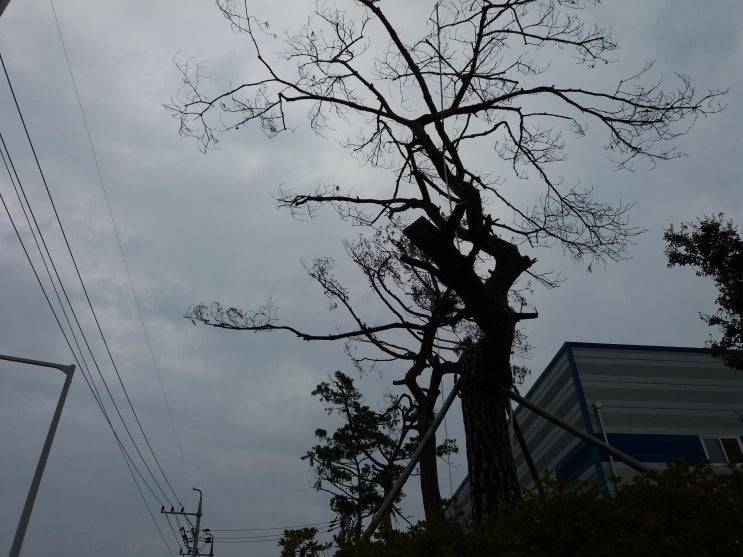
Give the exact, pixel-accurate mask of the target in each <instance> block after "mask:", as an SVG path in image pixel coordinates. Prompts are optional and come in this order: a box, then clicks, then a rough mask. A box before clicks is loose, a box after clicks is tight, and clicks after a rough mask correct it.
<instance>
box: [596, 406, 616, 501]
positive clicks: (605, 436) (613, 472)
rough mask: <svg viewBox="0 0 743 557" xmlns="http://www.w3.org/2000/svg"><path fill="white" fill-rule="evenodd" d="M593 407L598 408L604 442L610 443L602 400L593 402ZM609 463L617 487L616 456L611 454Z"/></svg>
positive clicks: (597, 412) (597, 413)
mask: <svg viewBox="0 0 743 557" xmlns="http://www.w3.org/2000/svg"><path fill="white" fill-rule="evenodd" d="M593 407H594V409H595V410H596V415H597V416H598V418H599V427H600V428H601V435H602V436H603V437H604V442H605V443H606V444H607V445H608V444H609V436H608V435H607V434H606V426H605V425H604V417H603V416H602V415H601V408H602V406H601V403H600V402H595V403H594V404H593ZM609 465H610V466H611V473H612V474H613V476H614V479H613V483H614V488H615V489H616V487H617V478H618V477H619V476H618V475H617V467H616V464H615V463H614V457H613V456H611V455H609Z"/></svg>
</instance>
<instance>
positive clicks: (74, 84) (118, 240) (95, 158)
mask: <svg viewBox="0 0 743 557" xmlns="http://www.w3.org/2000/svg"><path fill="white" fill-rule="evenodd" d="M49 3H50V4H51V7H52V13H53V14H54V21H55V23H56V24H57V32H58V33H59V41H60V43H61V45H62V51H63V52H64V56H65V60H66V62H67V70H68V72H69V74H70V80H71V82H72V88H73V90H74V91H75V98H76V99H77V105H78V107H79V108H80V116H81V118H82V122H83V126H84V127H85V133H86V135H87V137H88V144H89V145H90V152H91V154H92V156H93V162H94V163H95V168H96V171H97V173H98V182H99V183H100V185H101V190H102V191H103V196H104V198H105V200H106V207H107V209H108V215H109V217H110V218H111V224H112V225H113V231H114V236H115V237H116V243H117V245H118V246H119V253H120V254H121V260H122V262H123V263H124V270H125V271H126V276H127V280H128V281H129V287H130V288H131V292H132V298H134V303H135V305H136V307H137V315H138V316H139V321H140V323H141V324H142V331H143V332H144V336H145V340H146V342H147V348H148V349H149V353H150V357H151V359H152V365H153V368H154V370H155V375H156V376H157V381H158V383H159V385H160V391H161V392H162V395H163V400H164V401H165V407H166V409H167V410H168V416H169V417H170V423H171V425H172V426H173V433H174V435H175V439H176V442H177V445H178V450H179V451H180V453H181V457H182V458H183V465H184V467H185V469H186V475H187V476H188V478H189V480H190V481H191V485H193V484H194V481H193V477H192V475H191V470H190V468H189V467H188V460H187V459H186V454H185V452H184V451H183V445H182V443H181V437H180V435H179V434H178V429H177V428H176V426H175V420H174V419H173V412H172V411H171V409H170V404H169V403H168V397H167V395H166V394H165V386H164V385H163V380H162V377H161V375H160V369H159V367H158V365H157V360H156V358H155V352H154V350H153V349H152V342H151V341H150V335H149V333H148V331H147V327H146V326H145V322H144V317H143V316H142V307H141V305H140V303H139V298H138V297H137V293H136V291H135V289H134V281H133V280H132V276H131V273H130V272H129V265H128V263H127V259H126V254H125V253H124V247H123V244H122V242H121V237H120V236H119V229H118V227H117V226H116V219H114V214H113V210H112V209H111V202H110V200H109V198H108V191H107V190H106V185H105V182H104V180H103V173H102V172H101V167H100V164H99V163H98V156H97V154H96V151H95V147H94V146H93V137H92V135H91V133H90V128H89V127H88V120H87V118H86V117H85V110H84V109H83V103H82V101H81V99H80V94H79V92H78V89H77V82H76V81H75V76H74V74H73V72H72V64H71V63H70V57H69V55H68V53H67V47H66V46H65V42H64V37H63V36H62V27H61V26H60V23H59V19H58V17H57V11H56V9H55V8H54V0H49ZM158 465H159V463H158ZM171 489H172V488H171ZM174 494H175V492H174ZM177 499H178V497H177V496H176V500H177ZM178 503H180V501H178Z"/></svg>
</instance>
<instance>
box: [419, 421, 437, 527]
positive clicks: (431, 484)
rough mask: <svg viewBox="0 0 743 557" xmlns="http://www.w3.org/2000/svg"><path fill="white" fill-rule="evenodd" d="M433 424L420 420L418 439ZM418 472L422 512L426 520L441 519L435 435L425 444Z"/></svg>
mask: <svg viewBox="0 0 743 557" xmlns="http://www.w3.org/2000/svg"><path fill="white" fill-rule="evenodd" d="M432 423H433V419H431V420H422V421H421V423H420V426H419V428H418V438H419V439H422V438H423V436H424V435H425V434H426V431H428V428H429V427H430V426H431V424H432ZM418 469H419V471H420V483H421V495H422V496H423V511H424V513H425V516H426V520H427V521H428V520H432V519H436V518H442V517H443V509H442V505H441V490H440V489H439V470H438V466H437V463H436V435H433V436H431V438H430V439H429V440H428V442H427V443H426V445H425V447H424V448H423V452H422V453H421V457H420V460H419V461H418Z"/></svg>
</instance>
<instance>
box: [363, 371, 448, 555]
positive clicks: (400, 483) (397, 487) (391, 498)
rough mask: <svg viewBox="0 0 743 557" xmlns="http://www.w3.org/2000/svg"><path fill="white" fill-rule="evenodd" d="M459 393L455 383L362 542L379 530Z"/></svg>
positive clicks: (375, 514) (373, 519) (370, 524)
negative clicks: (378, 527) (424, 448)
mask: <svg viewBox="0 0 743 557" xmlns="http://www.w3.org/2000/svg"><path fill="white" fill-rule="evenodd" d="M458 391H459V382H457V383H455V384H454V386H453V387H452V390H451V393H449V396H448V397H446V400H445V401H444V405H443V406H442V407H441V410H439V413H438V414H436V418H435V419H434V420H433V423H432V424H431V427H429V428H428V431H426V434H425V435H424V436H423V438H422V439H421V440H420V443H418V448H417V449H415V452H414V453H413V456H412V457H410V462H408V465H407V466H406V467H405V470H403V471H402V474H401V475H400V477H399V478H397V481H396V482H395V485H393V486H392V489H391V490H390V492H389V493H388V494H387V497H385V498H384V501H382V504H381V505H380V506H379V508H378V509H377V512H376V513H374V516H373V517H372V520H371V522H370V523H369V526H367V527H366V530H364V533H363V534H362V535H361V541H369V540H370V539H371V537H372V534H373V533H374V531H375V530H376V529H377V526H379V523H380V522H381V521H382V517H383V516H384V515H385V513H386V512H387V509H389V507H390V505H392V502H393V501H394V500H395V498H396V497H397V494H398V493H400V490H401V489H402V486H403V485H405V482H406V481H407V479H408V478H409V477H410V474H411V473H412V472H413V469H414V468H415V465H416V464H418V459H419V458H420V456H421V453H423V447H425V446H426V443H428V441H429V439H431V437H432V436H433V434H434V433H435V432H436V430H437V429H438V427H439V425H441V421H442V420H443V419H444V416H446V413H447V412H448V411H449V408H450V407H451V405H452V402H454V399H455V398H456V396H457V392H458Z"/></svg>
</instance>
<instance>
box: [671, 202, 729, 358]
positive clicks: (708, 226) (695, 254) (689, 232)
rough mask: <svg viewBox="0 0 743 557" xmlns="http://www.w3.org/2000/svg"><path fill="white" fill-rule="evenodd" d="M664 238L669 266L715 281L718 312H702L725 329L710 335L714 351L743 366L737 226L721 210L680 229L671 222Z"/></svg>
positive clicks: (716, 326)
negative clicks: (715, 334) (681, 267)
mask: <svg viewBox="0 0 743 557" xmlns="http://www.w3.org/2000/svg"><path fill="white" fill-rule="evenodd" d="M663 239H664V240H665V241H666V257H668V266H669V267H673V266H676V265H678V266H683V267H687V266H688V267H692V268H693V269H694V271H695V272H696V274H697V276H700V277H711V278H712V279H713V280H714V281H715V286H716V287H717V290H718V291H719V295H718V296H717V299H716V300H715V302H716V303H717V313H715V314H706V313H700V314H699V316H700V317H701V318H702V319H703V320H704V321H705V322H706V323H707V324H708V325H709V326H710V327H715V328H718V329H719V330H720V332H721V333H722V336H721V337H720V338H719V339H714V338H712V339H710V342H709V345H710V348H711V349H712V353H713V354H714V355H715V356H717V357H720V358H722V359H723V360H724V361H725V363H726V364H727V365H728V366H730V367H732V368H735V369H739V370H743V354H741V352H740V351H741V350H743V239H741V237H740V233H739V232H738V228H737V227H736V226H735V224H734V223H733V221H731V220H725V218H724V215H723V214H722V213H720V214H718V215H717V216H716V217H705V218H703V219H698V220H697V222H694V223H682V224H681V226H680V227H679V229H678V230H676V229H674V227H673V226H671V227H670V228H668V230H666V231H665V233H664V235H663ZM731 350H732V351H731ZM736 351H737V352H736Z"/></svg>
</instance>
